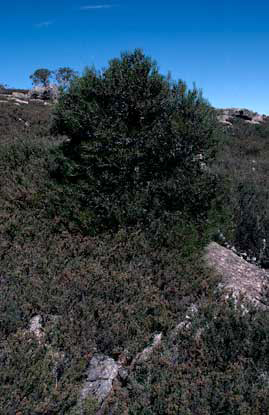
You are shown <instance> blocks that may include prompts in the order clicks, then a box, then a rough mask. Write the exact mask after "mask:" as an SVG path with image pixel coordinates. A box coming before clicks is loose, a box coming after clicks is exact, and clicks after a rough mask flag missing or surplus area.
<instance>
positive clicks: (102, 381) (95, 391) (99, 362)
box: [78, 354, 119, 414]
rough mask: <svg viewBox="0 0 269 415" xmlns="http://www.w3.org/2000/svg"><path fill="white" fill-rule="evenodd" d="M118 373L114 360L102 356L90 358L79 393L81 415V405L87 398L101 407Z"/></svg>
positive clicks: (97, 355)
mask: <svg viewBox="0 0 269 415" xmlns="http://www.w3.org/2000/svg"><path fill="white" fill-rule="evenodd" d="M118 371H119V365H118V364H117V363H116V362H115V360H114V359H112V358H110V357H108V356H105V355H103V354H96V355H94V356H93V357H92V359H91V361H90V364H89V368H88V370H87V380H86V382H85V384H84V386H83V388H82V390H81V392H80V398H79V402H78V407H79V408H80V413H81V414H83V403H84V401H85V400H86V399H87V398H89V397H90V398H93V399H96V400H97V402H98V403H99V405H100V407H101V405H102V404H103V402H104V401H105V400H106V398H107V397H108V396H109V394H110V392H111V390H112V383H113V380H114V379H115V378H116V377H117V375H118Z"/></svg>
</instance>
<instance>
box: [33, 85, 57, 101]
mask: <svg viewBox="0 0 269 415" xmlns="http://www.w3.org/2000/svg"><path fill="white" fill-rule="evenodd" d="M58 97H59V88H58V86H57V85H48V86H46V87H44V86H35V87H34V88H33V89H32V91H31V92H30V98H32V99H41V100H42V101H44V100H52V101H55V100H57V98H58Z"/></svg>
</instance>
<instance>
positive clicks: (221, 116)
mask: <svg viewBox="0 0 269 415" xmlns="http://www.w3.org/2000/svg"><path fill="white" fill-rule="evenodd" d="M217 114H218V115H217V118H218V120H219V122H220V123H222V124H224V125H230V126H232V125H233V121H234V120H236V119H241V120H244V121H245V122H246V123H249V124H261V123H263V122H265V121H268V119H269V117H268V116H266V115H261V114H258V113H257V112H254V111H250V110H248V109H245V108H243V109H242V108H225V109H219V110H217Z"/></svg>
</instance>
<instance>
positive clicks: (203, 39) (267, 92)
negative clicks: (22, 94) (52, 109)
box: [0, 0, 269, 114]
mask: <svg viewBox="0 0 269 415" xmlns="http://www.w3.org/2000/svg"><path fill="white" fill-rule="evenodd" d="M137 47H139V48H142V49H143V50H144V51H145V53H146V54H147V55H150V56H151V57H152V58H154V59H156V60H157V62H158V65H159V68H160V71H161V72H162V73H164V74H166V73H167V72H168V70H170V71H171V72H172V77H173V78H174V79H179V78H180V79H183V80H185V81H186V82H187V83H188V85H189V86H192V84H193V82H195V83H196V85H197V86H198V87H199V88H201V89H202V90H203V93H204V96H205V97H206V98H208V100H209V101H210V102H211V104H212V105H214V106H216V107H223V108H224V107H245V108H250V109H254V110H256V111H258V112H260V113H265V114H269V53H268V52H269V2H267V1H265V0H264V1H260V0H256V2H254V1H253V0H251V1H250V0H240V1H238V0H234V1H231V0H226V1H225V2H222V1H220V0H193V1H186V0H185V1H180V0H177V1H176V0H166V1H163V0H162V1H159V0H155V1H153V0H144V1H142V0H136V1H134V0H103V1H102V0H81V1H75V0H73V1H71V0H54V1H52V0H46V1H37V0H9V1H4V0H2V1H1V25H0V50H1V58H2V59H1V64H0V83H6V84H8V85H9V86H12V87H13V86H14V87H21V88H26V87H30V86H31V82H30V80H29V75H30V74H31V73H33V72H34V70H35V69H38V68H41V67H42V68H43V67H44V68H49V69H52V70H54V69H57V68H58V67H60V66H69V67H72V68H74V69H76V70H78V71H82V70H83V68H84V67H85V66H86V65H92V64H94V65H95V66H96V67H97V68H98V69H101V68H103V67H105V66H107V62H108V60H109V59H111V58H113V57H115V56H119V54H120V52H121V51H123V50H133V49H134V48H137Z"/></svg>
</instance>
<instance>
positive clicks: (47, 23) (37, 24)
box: [34, 20, 53, 28]
mask: <svg viewBox="0 0 269 415" xmlns="http://www.w3.org/2000/svg"><path fill="white" fill-rule="evenodd" d="M52 24H53V21H52V20H48V21H46V22H41V23H36V24H35V25H34V26H35V27H37V28H41V27H48V26H50V25H52Z"/></svg>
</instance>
